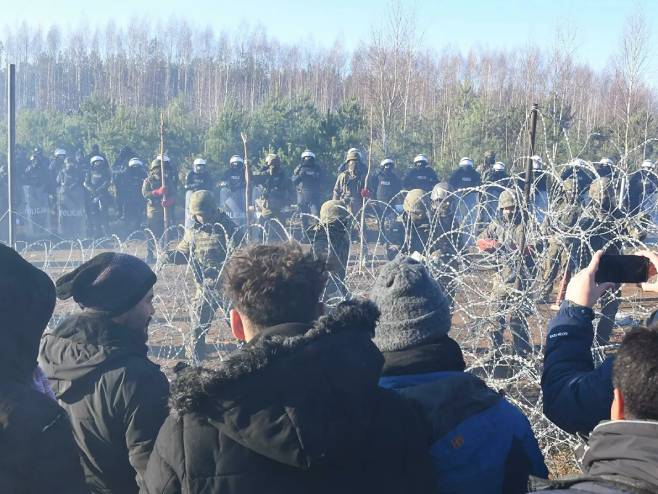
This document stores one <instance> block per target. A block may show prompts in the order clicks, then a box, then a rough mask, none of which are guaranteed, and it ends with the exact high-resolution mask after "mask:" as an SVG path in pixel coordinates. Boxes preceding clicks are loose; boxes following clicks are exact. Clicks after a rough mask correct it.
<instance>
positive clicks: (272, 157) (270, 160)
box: [265, 153, 281, 166]
mask: <svg viewBox="0 0 658 494" xmlns="http://www.w3.org/2000/svg"><path fill="white" fill-rule="evenodd" d="M265 163H266V164H267V166H270V165H274V164H276V165H280V164H281V158H279V155H278V154H275V153H270V154H268V155H267V157H266V158H265Z"/></svg>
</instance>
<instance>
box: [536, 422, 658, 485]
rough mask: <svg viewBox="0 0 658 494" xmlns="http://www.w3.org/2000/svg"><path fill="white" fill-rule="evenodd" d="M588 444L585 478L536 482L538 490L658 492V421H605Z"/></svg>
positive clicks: (597, 427)
mask: <svg viewBox="0 0 658 494" xmlns="http://www.w3.org/2000/svg"><path fill="white" fill-rule="evenodd" d="M588 443H589V444H588V446H589V447H588V449H587V452H586V453H585V456H584V457H583V461H582V470H583V474H584V475H582V476H578V477H572V478H566V479H558V480H556V481H549V482H542V481H537V482H536V483H535V484H536V485H535V487H536V488H537V491H540V490H542V491H543V490H549V491H552V492H565V493H566V492H573V493H576V492H582V493H584V494H588V493H591V494H595V493H599V494H624V493H635V494H652V493H656V492H658V422H654V421H649V420H615V421H611V422H603V423H601V424H599V425H597V426H596V427H595V428H594V430H593V431H592V434H591V436H590V437H589V441H588ZM533 492H535V491H533Z"/></svg>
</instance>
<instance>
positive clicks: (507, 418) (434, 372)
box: [370, 256, 548, 494]
mask: <svg viewBox="0 0 658 494" xmlns="http://www.w3.org/2000/svg"><path fill="white" fill-rule="evenodd" d="M370 297H371V299H372V301H373V302H374V303H375V304H376V305H377V306H378V307H379V309H380V311H381V315H380V317H379V320H378V321H377V326H376V328H375V338H374V339H373V341H374V342H375V344H376V345H377V347H378V348H379V349H380V350H381V351H382V354H383V355H384V368H383V369H382V378H381V379H380V386H382V387H384V388H392V389H396V390H398V391H400V392H401V393H402V394H403V395H405V396H408V397H413V398H414V399H416V400H418V401H419V402H420V403H422V404H423V406H424V408H425V410H427V411H428V413H429V415H430V417H431V418H432V420H433V421H434V426H435V427H434V433H435V436H436V437H437V440H436V442H435V443H434V444H433V445H432V446H431V447H430V453H431V455H432V457H433V462H432V464H433V465H434V468H435V470H436V473H437V482H438V484H439V486H440V489H441V492H451V493H464V494H471V493H474V492H502V493H505V494H515V493H518V494H521V493H525V492H526V486H527V483H528V477H529V476H530V475H535V476H540V477H542V478H546V477H547V476H548V470H547V469H546V466H545V465H544V460H543V458H542V454H541V451H540V449H539V445H538V444H537V440H536V439H535V436H534V434H533V432H532V428H531V427H530V423H529V422H528V419H527V418H526V417H525V416H524V415H523V413H521V411H519V410H518V409H517V408H516V407H514V406H513V405H511V404H510V403H509V402H507V400H505V399H504V398H503V397H502V396H501V395H500V394H498V393H497V392H496V391H494V390H492V389H490V388H488V387H487V386H486V384H485V383H484V382H483V381H481V380H480V379H479V378H477V377H475V376H473V375H471V374H469V373H466V372H464V369H465V367H466V365H465V363H464V359H463V356H462V351H461V348H460V347H459V345H458V344H457V343H456V342H455V341H454V340H453V339H452V338H450V336H449V334H448V333H449V331H450V326H451V314H450V301H449V300H448V298H447V297H446V296H445V294H444V291H443V289H442V288H441V286H440V285H439V283H437V281H436V280H434V279H433V278H432V277H431V275H430V273H429V271H428V270H427V269H426V268H425V267H424V266H423V265H422V264H420V263H419V262H417V261H414V260H413V259H411V258H409V257H404V256H399V257H397V258H396V259H395V260H393V261H392V262H390V263H388V264H387V265H385V266H384V267H383V268H382V269H381V271H380V272H379V275H378V276H377V279H376V280H375V283H374V286H373V288H372V290H371V294H370ZM457 442H459V444H460V446H459V447H456V446H455V444H457ZM482 486H486V489H483V488H482Z"/></svg>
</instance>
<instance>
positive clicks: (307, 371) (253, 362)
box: [170, 301, 384, 468]
mask: <svg viewBox="0 0 658 494" xmlns="http://www.w3.org/2000/svg"><path fill="white" fill-rule="evenodd" d="M378 317H379V311H378V309H377V308H376V306H375V305H374V304H373V303H372V302H369V301H350V302H344V303H342V304H340V305H339V306H338V307H337V308H336V309H335V310H334V311H333V312H332V313H331V314H329V315H327V316H323V317H321V318H320V319H319V320H318V321H317V322H316V323H315V325H313V326H312V327H311V328H310V329H308V331H306V332H304V329H303V328H301V330H298V331H297V332H296V335H295V336H285V334H288V335H290V334H291V333H293V334H294V331H291V326H295V324H292V325H281V327H280V329H279V330H278V331H274V332H269V331H268V332H266V333H265V334H264V335H263V336H262V337H260V338H256V339H255V340H252V342H250V343H249V344H247V345H246V346H245V347H244V348H243V349H242V350H239V351H237V352H236V353H234V354H232V355H231V356H230V357H229V358H227V359H226V360H225V361H224V362H223V363H222V365H221V367H220V368H219V369H217V370H208V369H203V368H189V369H186V370H184V371H182V372H181V373H180V374H179V376H178V379H177V380H176V382H175V383H174V384H173V386H172V391H171V403H170V405H171V409H172V414H173V415H174V417H176V418H177V419H178V420H179V421H181V420H184V416H185V415H186V414H195V415H197V416H201V417H204V418H205V419H207V421H208V422H209V423H210V424H211V425H212V426H213V427H215V428H217V429H218V430H220V431H221V432H222V433H223V434H225V435H227V436H229V437H230V438H231V439H233V440H234V441H236V442H238V443H240V444H241V445H243V446H244V447H245V448H248V449H249V450H252V451H254V452H257V453H259V454H261V455H264V456H267V457H269V458H271V459H273V460H275V461H277V462H279V463H284V464H288V465H290V466H294V467H297V468H309V467H310V466H311V464H313V463H314V462H315V461H317V460H320V459H322V460H323V461H325V460H327V458H338V457H339V456H340V455H343V456H344V455H345V454H346V451H350V450H357V451H358V450H359V449H360V448H361V453H362V452H363V449H362V448H366V447H369V446H370V445H369V442H368V438H367V437H362V436H365V432H364V431H367V430H368V425H369V424H370V423H371V422H372V420H373V418H374V416H375V415H376V414H377V413H378V412H377V410H379V408H380V407H379V405H380V401H381V398H380V397H379V396H380V394H381V393H382V390H381V389H380V388H379V387H378V380H379V376H380V373H381V369H382V366H383V362H384V359H383V357H382V355H381V353H380V352H379V350H378V349H377V347H376V346H375V345H374V343H372V341H371V338H372V336H373V334H374V328H375V324H376V322H377V318H378ZM297 326H298V325H297ZM347 444H349V445H354V444H357V445H362V447H361V446H357V447H356V448H354V447H350V448H348V447H346V445H347ZM357 451H353V452H352V453H347V454H348V455H349V454H358V453H357ZM341 461H342V460H341Z"/></svg>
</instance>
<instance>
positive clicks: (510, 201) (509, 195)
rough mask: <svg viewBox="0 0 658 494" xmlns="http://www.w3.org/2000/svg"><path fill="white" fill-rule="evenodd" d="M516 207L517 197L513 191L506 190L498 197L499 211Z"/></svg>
mask: <svg viewBox="0 0 658 494" xmlns="http://www.w3.org/2000/svg"><path fill="white" fill-rule="evenodd" d="M515 207H516V195H515V194H514V191H513V190H510V189H505V190H503V191H502V192H501V193H500V196H498V209H508V208H515Z"/></svg>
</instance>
